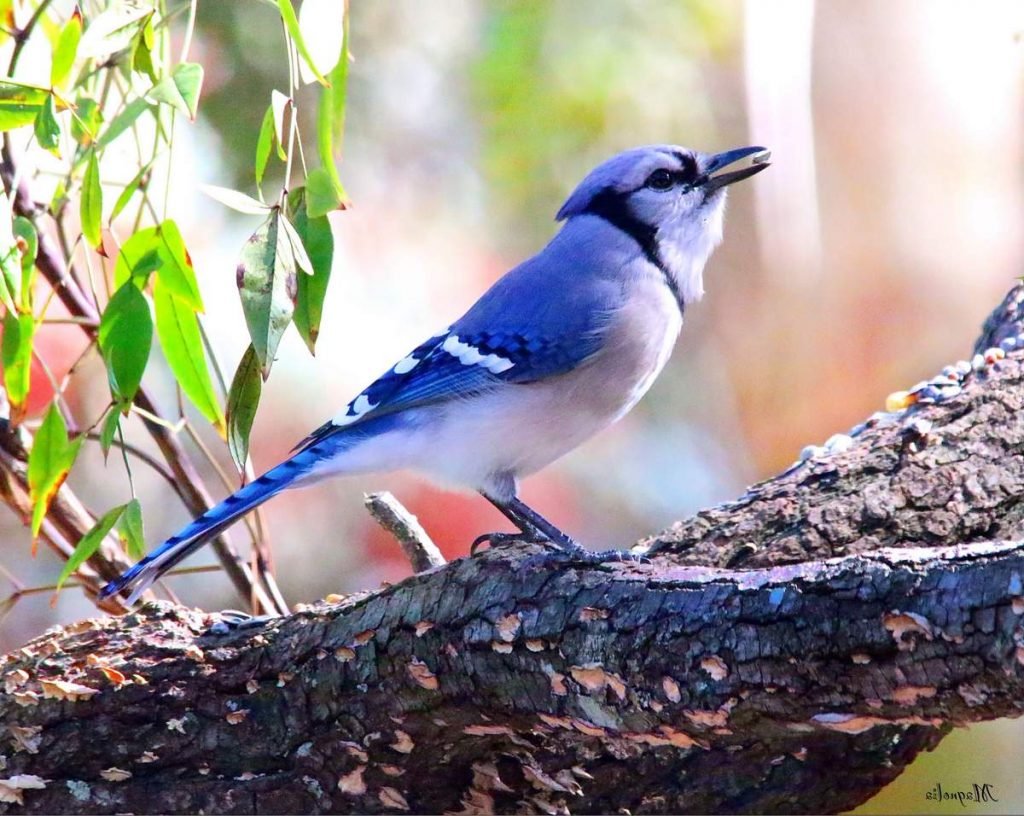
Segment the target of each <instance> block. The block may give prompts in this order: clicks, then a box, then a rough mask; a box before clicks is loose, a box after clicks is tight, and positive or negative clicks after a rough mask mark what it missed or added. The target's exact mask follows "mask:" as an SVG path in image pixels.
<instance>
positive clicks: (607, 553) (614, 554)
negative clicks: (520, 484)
mask: <svg viewBox="0 0 1024 816" xmlns="http://www.w3.org/2000/svg"><path fill="white" fill-rule="evenodd" d="M482 495H483V496H484V497H485V498H486V499H487V500H488V501H489V502H490V503H491V504H493V505H494V506H495V507H497V508H498V510H500V511H501V513H502V515H504V516H505V518H507V519H508V520H509V521H511V522H512V523H513V524H514V525H516V527H518V528H519V529H520V530H521V531H522V533H521V534H520V533H485V534H484V535H482V536H480V537H478V538H477V539H476V540H475V541H474V542H473V544H472V545H471V547H470V554H472V555H475V554H476V551H477V548H478V547H479V546H480V545H481V544H482V543H483V542H485V541H486V542H488V543H489V544H490V546H492V547H500V546H502V545H503V544H510V543H514V542H516V541H529V542H534V543H537V544H544V545H545V546H548V547H551V548H553V549H555V550H557V551H558V552H560V553H563V554H565V555H568V556H570V557H571V558H572V559H574V560H580V561H585V562H587V563H590V564H605V563H609V562H611V563H615V562H627V563H646V561H647V559H646V558H645V557H644V556H642V555H637V554H635V553H632V552H630V551H629V550H602V551H600V552H594V551H592V550H588V549H587V548H586V547H584V546H583V545H581V544H580V543H579V542H577V541H575V540H574V539H572V538H571V537H569V536H567V535H566V534H565V533H563V532H562V531H561V530H559V529H558V528H557V527H556V526H555V525H554V524H552V523H551V522H550V521H548V520H547V519H546V518H544V516H542V515H541V514H540V513H538V512H537V511H536V510H534V509H533V508H532V507H530V506H529V505H527V504H526V503H525V502H523V501H522V500H521V499H520V498H518V497H517V496H514V495H513V496H512V498H511V499H509V500H508V501H501V500H499V499H495V498H494V497H493V496H488V495H487V494H486V493H484V494H482Z"/></svg>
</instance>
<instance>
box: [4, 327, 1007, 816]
mask: <svg viewBox="0 0 1024 816" xmlns="http://www.w3.org/2000/svg"><path fill="white" fill-rule="evenodd" d="M990 330H991V328H990V327H987V328H986V331H990ZM1022 380H1024V353H1018V352H1013V353H1011V354H1010V356H1009V357H1008V358H1007V359H1006V360H1004V361H1002V362H1001V363H1000V364H999V366H998V368H997V369H994V370H989V371H987V372H985V373H983V374H979V375H977V376H973V377H972V378H971V380H970V381H969V382H968V383H967V385H966V387H965V389H964V391H963V393H962V394H961V395H960V396H958V397H956V398H955V399H952V400H949V401H947V402H943V403H939V404H936V405H932V406H927V407H919V408H914V409H911V411H909V412H907V413H905V414H903V415H900V416H899V417H896V418H895V419H894V420H893V421H892V422H889V423H888V424H884V425H883V426H881V427H878V428H873V429H871V430H869V431H866V432H865V433H864V434H862V435H861V436H860V437H858V443H857V444H856V445H854V446H853V447H851V448H850V449H849V450H847V451H846V452H844V453H842V454H837V455H835V456H832V457H827V458H822V459H820V460H814V461H812V462H810V463H807V464H805V465H804V466H802V467H801V468H800V469H797V470H795V471H792V472H790V473H787V474H784V475H782V476H780V477H777V478H776V479H773V480H769V481H767V482H764V483H762V484H760V485H757V486H755V487H754V488H752V489H751V490H750V491H748V493H747V494H746V495H745V496H744V497H742V498H741V499H739V500H738V501H736V502H733V503H731V504H729V505H725V506H723V507H719V508H713V509H711V510H708V511H705V512H703V513H700V514H698V515H697V516H696V517H695V518H693V519H690V520H689V521H686V522H682V523H681V524H680V525H677V527H675V528H673V530H672V531H670V533H669V534H667V535H665V536H664V537H663V538H662V539H661V540H659V541H656V542H655V546H654V547H653V548H652V553H653V555H652V558H651V561H650V563H645V564H617V565H601V566H595V565H582V564H578V563H574V562H572V561H571V560H565V559H564V557H560V556H559V555H558V554H553V553H550V552H547V551H546V550H543V549H540V548H536V547H530V546H525V545H524V547H522V548H521V549H502V550H500V551H494V552H486V553H484V554H483V555H481V556H478V557H474V558H463V559H459V560H457V561H455V562H452V563H450V564H447V565H445V566H443V567H440V568H437V569H432V570H430V571H428V572H424V573H421V574H418V575H415V576H413V577H411V578H409V579H408V580H406V581H403V582H402V583H400V584H397V585H395V586H392V587H389V588H387V589H384V590H380V591H377V592H372V593H367V594H364V595H360V596H358V597H352V598H350V599H348V600H346V601H345V602H344V603H343V604H341V605H336V606H331V605H316V606H314V607H312V608H309V609H305V610H303V611H302V612H299V613H296V614H294V615H291V616H289V617H287V618H283V619H280V620H275V621H273V622H272V623H270V624H268V625H267V626H266V627H265V628H263V629H256V630H246V631H242V632H238V633H235V634H232V635H228V636H225V637H214V636H211V635H209V634H207V631H208V627H209V624H210V622H211V620H212V619H211V618H210V617H209V616H205V615H202V614H201V613H197V612H192V611H188V610H184V609H181V608H175V607H172V606H170V605H167V604H158V605H150V606H147V607H145V608H144V610H143V611H142V612H140V613H136V614H132V615H127V616H125V617H123V618H121V619H118V620H109V619H108V620H102V621H97V622H85V623H83V624H80V625H78V626H76V627H72V628H71V629H70V630H65V631H63V632H57V633H53V634H51V635H48V636H47V637H45V638H41V639H39V640H37V641H35V642H33V643H30V644H29V645H28V647H27V650H22V651H19V652H18V653H15V654H14V655H12V656H10V657H8V658H7V663H6V665H4V667H3V668H2V670H0V673H2V674H3V677H4V680H5V683H6V684H7V685H8V686H9V687H10V688H9V691H8V694H7V695H6V696H5V697H2V698H0V719H2V721H3V722H4V723H5V724H6V725H7V726H8V733H7V735H6V736H5V737H0V739H5V740H6V745H5V746H4V747H3V749H2V750H3V751H4V753H6V754H7V755H8V764H7V768H6V770H5V771H4V774H6V775H8V776H16V775H28V776H36V777H38V778H39V779H41V780H46V781H45V787H43V788H34V789H26V790H24V792H23V794H24V802H25V804H24V806H17V807H16V811H17V812H19V813H21V812H64V813H70V812H117V811H135V812H169V813H176V812H193V811H196V810H200V809H202V810H207V811H219V812H258V811H273V812H402V811H404V810H408V811H410V812H417V813H418V812H444V811H460V810H461V811H468V812H488V811H491V810H493V811H496V812H523V811H530V812H537V811H540V812H548V813H550V812H559V811H561V810H565V809H567V810H570V811H572V812H615V811H618V810H619V809H620V808H626V809H628V810H630V811H632V812H647V813H651V812H665V813H669V812H687V811H689V812H779V811H782V812H834V811H842V810H847V809H849V808H852V807H854V806H856V805H857V804H858V803H860V802H862V801H864V800H865V799H867V798H869V797H870V796H871V795H873V794H874V793H875V792H877V790H878V789H880V788H881V787H883V786H884V785H885V784H887V783H888V782H889V781H891V780H892V779H893V778H894V777H895V776H896V775H898V774H899V773H900V772H901V771H902V769H903V768H905V767H906V765H907V764H908V763H909V762H910V761H911V760H912V759H913V758H914V756H916V754H917V753H918V752H920V751H921V750H924V749H928V748H931V747H934V746H935V745H936V744H938V742H939V741H940V740H941V738H942V736H943V735H944V734H945V733H947V732H948V730H949V729H950V728H952V727H954V726H956V725H961V724H965V723H969V722H976V721H980V720H987V719H993V718H998V717H1011V716H1019V715H1020V714H1021V713H1022V712H1024V586H1022V583H1024V544H1022V543H1021V541H1020V539H1021V536H1020V526H1021V520H1020V514H1021V502H1020V499H1019V497H1020V496H1021V495H1022V490H1021V487H1022V481H1024V475H1022V473H1021V467H1022V465H1021V463H1020V462H1019V459H1020V457H1019V455H1018V453H1017V452H1018V451H1019V450H1020V448H1021V444H1022V443H1024V421H1022V420H1021V419H1020V416H1021V412H1020V408H1021V407H1022V406H1021V405H1020V402H1021V400H1022V396H1021V394H1022V384H1024V383H1022ZM918 419H926V420H927V423H930V424H926V425H924V426H922V425H921V424H920V423H915V422H914V421H915V420H918ZM922 427H927V429H928V430H927V431H926V432H925V433H924V434H923V436H924V438H922V433H921V428H922ZM742 543H748V544H751V545H753V547H754V551H753V552H752V553H751V554H750V555H749V556H748V558H747V560H746V561H745V562H744V566H745V568H744V569H739V570H735V569H725V568H723V567H722V566H721V565H722V563H723V562H725V561H727V560H729V559H730V558H731V557H732V556H733V554H734V553H733V551H734V548H735V547H736V546H737V545H738V544H742ZM57 680H59V681H60V682H61V683H65V684H71V685H63V686H62V685H60V684H58V683H56V682H55V681H57ZM73 698H74V699H73ZM12 726H13V728H12ZM837 768H842V770H843V773H841V774H837V773H836V769H837ZM126 774H130V775H126ZM2 808H10V809H11V812H15V806H11V805H0V809H2Z"/></svg>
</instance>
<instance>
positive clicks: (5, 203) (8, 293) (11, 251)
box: [0, 191, 22, 312]
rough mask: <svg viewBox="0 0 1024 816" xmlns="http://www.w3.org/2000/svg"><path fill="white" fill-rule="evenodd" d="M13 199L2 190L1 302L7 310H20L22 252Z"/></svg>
mask: <svg viewBox="0 0 1024 816" xmlns="http://www.w3.org/2000/svg"><path fill="white" fill-rule="evenodd" d="M13 222H14V219H13V217H12V211H11V200H10V199H9V198H8V197H7V196H6V194H4V193H3V192H2V191H0V303H3V305H4V306H6V307H7V311H9V312H16V311H18V306H17V304H18V303H19V302H20V301H21V278H22V268H21V253H20V252H19V251H18V243H17V241H16V239H15V237H14V223H13Z"/></svg>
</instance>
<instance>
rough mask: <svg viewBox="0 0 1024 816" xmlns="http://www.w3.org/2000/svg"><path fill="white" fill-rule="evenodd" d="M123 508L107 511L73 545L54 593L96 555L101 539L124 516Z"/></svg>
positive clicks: (121, 506) (122, 506)
mask: <svg viewBox="0 0 1024 816" xmlns="http://www.w3.org/2000/svg"><path fill="white" fill-rule="evenodd" d="M125 507H127V505H125V504H122V505H120V506H119V507H115V508H114V509H113V510H108V511H107V512H106V513H104V514H103V517H102V518H101V519H100V520H99V521H97V522H96V523H95V524H94V525H93V526H92V529H91V530H89V532H87V533H86V534H85V535H84V536H82V537H81V538H80V539H79V540H78V543H77V544H76V545H75V549H74V550H73V551H72V553H71V557H70V558H69V559H68V560H67V563H66V564H64V569H62V570H61V571H60V577H59V578H58V579H57V588H56V590H55V592H59V591H60V588H61V587H62V586H64V582H65V581H66V580H68V578H70V577H71V575H72V574H73V573H74V571H75V570H76V569H78V568H79V567H80V566H82V564H84V563H85V562H86V561H88V560H89V559H90V558H92V556H93V555H94V554H95V553H96V550H98V549H99V548H100V544H102V543H103V539H104V538H106V536H107V533H109V532H110V531H111V530H112V529H113V528H114V525H115V524H117V521H118V519H120V518H121V516H122V515H123V514H124V510H125Z"/></svg>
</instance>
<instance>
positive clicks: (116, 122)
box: [96, 96, 151, 148]
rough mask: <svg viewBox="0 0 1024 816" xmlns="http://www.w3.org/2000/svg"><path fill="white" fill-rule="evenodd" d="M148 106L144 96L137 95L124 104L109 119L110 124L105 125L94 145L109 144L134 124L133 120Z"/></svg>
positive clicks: (100, 146) (101, 146)
mask: <svg viewBox="0 0 1024 816" xmlns="http://www.w3.org/2000/svg"><path fill="white" fill-rule="evenodd" d="M150 107H151V105H150V103H149V102H148V101H147V100H146V98H145V97H142V96H138V97H136V98H135V99H133V100H132V101H131V102H129V103H128V104H127V105H125V106H124V108H123V109H122V110H121V112H120V113H119V114H117V116H115V117H114V118H113V119H111V120H110V124H109V125H107V129H106V130H105V131H103V133H101V134H100V137H99V139H97V140H96V147H98V148H104V147H106V146H107V145H109V144H110V143H111V142H112V141H114V139H116V138H117V137H118V136H120V135H121V134H122V133H124V132H125V131H126V130H128V128H130V127H131V126H132V125H133V124H135V120H136V119H138V118H139V117H140V116H141V115H142V114H143V113H145V112H146V111H148V110H149V109H150Z"/></svg>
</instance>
